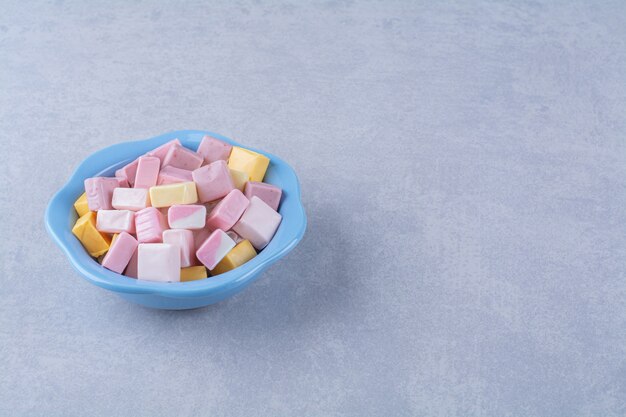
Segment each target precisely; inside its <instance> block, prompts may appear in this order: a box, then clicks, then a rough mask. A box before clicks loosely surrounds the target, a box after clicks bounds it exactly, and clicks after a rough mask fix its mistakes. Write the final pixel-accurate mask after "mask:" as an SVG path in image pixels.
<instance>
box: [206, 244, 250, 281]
mask: <svg viewBox="0 0 626 417" xmlns="http://www.w3.org/2000/svg"><path fill="white" fill-rule="evenodd" d="M255 256H256V251H255V250H254V247H253V246H252V244H251V243H250V242H249V241H248V240H242V241H241V242H239V243H237V246H235V247H234V248H232V249H231V250H230V252H228V253H227V254H226V256H225V257H224V258H222V260H221V261H220V263H218V264H217V265H216V266H215V268H213V269H212V270H211V275H218V274H223V273H224V272H228V271H231V270H233V269H235V268H237V267H238V266H241V265H243V264H245V263H246V262H248V261H249V260H250V259H252V258H254V257H255Z"/></svg>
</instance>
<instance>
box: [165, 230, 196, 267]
mask: <svg viewBox="0 0 626 417" xmlns="http://www.w3.org/2000/svg"><path fill="white" fill-rule="evenodd" d="M163 243H167V244H170V245H174V246H177V247H178V248H179V249H180V266H181V268H186V267H188V266H192V265H193V264H194V261H195V251H196V247H195V245H194V243H193V232H192V231H191V230H184V229H173V230H165V231H164V232H163Z"/></svg>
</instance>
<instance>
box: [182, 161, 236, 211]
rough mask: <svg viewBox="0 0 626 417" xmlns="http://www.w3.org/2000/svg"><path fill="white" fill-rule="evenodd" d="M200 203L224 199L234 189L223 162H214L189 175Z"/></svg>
mask: <svg viewBox="0 0 626 417" xmlns="http://www.w3.org/2000/svg"><path fill="white" fill-rule="evenodd" d="M191 176H192V177H193V180H194V181H195V183H196V189H197V190H198V198H199V199H200V202H201V203H206V202H209V201H213V200H217V199H218V198H222V197H224V196H225V195H226V194H228V193H229V192H230V191H231V190H233V189H234V188H235V185H234V184H233V179H232V178H231V176H230V171H229V170H228V166H227V165H226V162H225V161H221V160H220V161H216V162H213V163H211V164H209V165H205V166H203V167H200V168H198V169H196V170H194V171H193V172H192V173H191Z"/></svg>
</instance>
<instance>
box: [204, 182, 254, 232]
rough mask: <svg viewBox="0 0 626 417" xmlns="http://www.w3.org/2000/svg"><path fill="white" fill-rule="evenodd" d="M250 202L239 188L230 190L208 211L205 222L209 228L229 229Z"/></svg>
mask: <svg viewBox="0 0 626 417" xmlns="http://www.w3.org/2000/svg"><path fill="white" fill-rule="evenodd" d="M248 204H250V201H248V199H247V198H246V196H245V195H243V193H242V192H241V191H239V190H236V189H235V190H232V191H231V192H230V193H228V195H227V196H226V197H224V198H223V199H222V200H221V201H220V202H219V203H218V204H217V205H216V206H215V207H214V208H213V210H211V213H209V216H208V217H207V219H206V224H207V226H208V227H209V229H212V230H215V229H222V230H223V231H225V232H226V231H227V230H230V229H231V228H232V227H233V226H234V225H235V223H237V220H239V218H240V217H241V215H242V214H243V212H244V211H245V210H246V208H247V207H248Z"/></svg>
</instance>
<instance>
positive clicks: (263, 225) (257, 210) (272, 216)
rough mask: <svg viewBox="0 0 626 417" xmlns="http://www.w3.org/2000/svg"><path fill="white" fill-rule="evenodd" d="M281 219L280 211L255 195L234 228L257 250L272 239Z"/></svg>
mask: <svg viewBox="0 0 626 417" xmlns="http://www.w3.org/2000/svg"><path fill="white" fill-rule="evenodd" d="M281 220H282V216H281V215H280V214H279V213H278V212H276V211H275V210H274V209H272V208H271V207H270V206H268V205H267V204H266V203H265V202H264V201H263V200H261V199H260V198H259V197H257V196H253V197H252V198H251V199H250V205H249V206H248V208H247V209H246V211H245V212H244V213H243V216H241V219H239V221H238V222H237V224H235V226H233V230H234V231H235V232H236V233H237V234H238V235H239V236H241V237H243V238H244V239H248V240H249V241H250V243H252V246H254V247H255V248H256V249H257V250H261V249H263V248H264V247H265V246H267V244H268V243H269V242H270V240H272V237H274V233H276V229H278V225H279V224H280V221H281ZM209 269H210V268H209Z"/></svg>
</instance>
